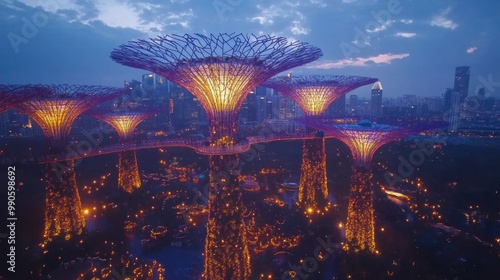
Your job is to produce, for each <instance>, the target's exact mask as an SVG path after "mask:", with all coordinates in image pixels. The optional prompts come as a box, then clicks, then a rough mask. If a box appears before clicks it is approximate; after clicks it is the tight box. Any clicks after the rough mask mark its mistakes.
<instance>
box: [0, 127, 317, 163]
mask: <svg viewBox="0 0 500 280" xmlns="http://www.w3.org/2000/svg"><path fill="white" fill-rule="evenodd" d="M314 137H315V136H314V135H311V134H306V133H299V134H294V135H274V134H271V135H260V136H249V137H247V138H246V140H244V141H242V142H240V143H238V144H236V145H233V146H227V147H219V146H216V147H214V146H207V140H194V139H185V138H182V139H164V140H145V141H144V140H142V141H137V142H127V143H117V144H113V145H109V146H97V147H92V148H88V149H85V150H83V151H76V150H74V151H72V152H67V153H62V154H59V155H50V154H48V155H42V156H38V157H31V158H20V159H5V158H4V159H2V160H3V163H4V164H7V163H11V162H14V161H16V160H20V161H24V162H38V163H53V162H59V161H68V160H75V159H81V158H87V157H93V156H98V155H105V154H111V153H117V152H123V151H128V150H139V149H149V148H166V147H187V148H191V149H193V150H195V151H196V152H197V153H199V154H202V155H230V154H240V153H244V152H247V151H248V150H250V147H251V145H253V144H258V143H265V142H274V141H285V140H303V139H308V138H314Z"/></svg>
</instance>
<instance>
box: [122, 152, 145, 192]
mask: <svg viewBox="0 0 500 280" xmlns="http://www.w3.org/2000/svg"><path fill="white" fill-rule="evenodd" d="M118 187H119V188H120V189H122V190H124V191H126V192H128V193H132V192H133V191H134V190H136V189H138V188H140V187H141V177H140V175H139V166H138V164H137V156H136V153H135V151H134V150H130V151H123V152H120V154H119V155H118Z"/></svg>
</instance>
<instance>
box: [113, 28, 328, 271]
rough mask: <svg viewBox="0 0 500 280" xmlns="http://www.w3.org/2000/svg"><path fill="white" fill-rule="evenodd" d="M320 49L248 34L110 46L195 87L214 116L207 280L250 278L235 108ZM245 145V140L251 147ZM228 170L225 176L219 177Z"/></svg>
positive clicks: (131, 61) (123, 58) (118, 56)
mask: <svg viewBox="0 0 500 280" xmlns="http://www.w3.org/2000/svg"><path fill="white" fill-rule="evenodd" d="M321 55H322V53H321V50H320V49H318V48H316V47H313V46H311V45H309V44H306V43H302V42H298V41H293V42H288V40H287V39H286V38H284V37H273V36H254V35H243V34H236V33H231V34H218V35H208V36H204V35H201V34H195V35H188V34H186V35H182V36H179V35H170V36H169V35H167V36H163V37H162V36H159V37H156V38H152V39H148V40H137V41H133V42H130V43H128V44H125V45H122V46H120V47H119V48H117V49H115V50H113V52H112V53H111V58H112V59H113V60H114V61H116V62H118V63H121V64H123V65H127V66H132V67H136V68H141V69H146V70H149V71H152V72H155V73H158V74H160V75H162V76H164V77H165V78H167V79H168V80H170V81H172V82H174V83H176V84H178V85H180V86H182V87H184V88H185V89H187V90H188V91H190V92H191V93H192V94H193V95H194V96H195V97H196V99H197V100H198V101H199V102H200V104H201V105H202V106H203V109H205V112H206V113H207V117H208V120H209V139H208V141H207V143H206V144H207V145H206V146H207V147H206V148H202V146H197V147H195V148H197V150H198V151H200V153H206V154H209V155H210V156H209V159H208V160H209V163H210V182H211V184H210V192H209V205H208V209H209V217H208V225H207V239H206V242H205V270H204V274H203V276H202V277H203V278H204V279H208V280H218V279H223V280H226V279H228V280H233V279H238V280H245V279H249V278H250V276H251V267H250V254H249V252H248V245H247V240H246V226H245V222H244V221H243V204H242V199H241V189H240V184H239V183H238V174H237V172H235V170H230V169H231V166H234V165H236V166H237V163H238V161H239V156H238V155H237V153H235V152H237V151H236V150H237V149H235V150H234V151H232V152H231V153H226V152H225V151H226V150H233V147H236V148H238V147H239V143H238V141H237V139H238V138H237V131H236V130H237V127H238V113H239V110H240V107H241V105H242V104H243V101H244V100H245V98H246V97H247V95H248V94H249V93H250V91H251V90H253V89H254V88H255V87H257V86H258V85H259V84H261V83H263V82H264V81H266V80H267V79H269V78H270V77H272V76H274V75H276V74H277V73H280V72H282V71H286V70H288V69H290V68H293V67H296V66H300V65H303V64H306V63H308V62H312V61H314V60H316V59H318V58H319V57H320V56H321ZM247 149H248V144H244V145H243V146H241V150H247ZM220 174H224V176H220Z"/></svg>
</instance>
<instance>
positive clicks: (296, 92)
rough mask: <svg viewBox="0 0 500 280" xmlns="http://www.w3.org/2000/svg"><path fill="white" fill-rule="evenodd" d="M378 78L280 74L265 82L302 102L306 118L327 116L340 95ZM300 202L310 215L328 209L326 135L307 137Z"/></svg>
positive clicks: (303, 150) (299, 102)
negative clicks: (327, 112)
mask: <svg viewBox="0 0 500 280" xmlns="http://www.w3.org/2000/svg"><path fill="white" fill-rule="evenodd" d="M376 81H377V79H375V78H368V77H358V76H332V75H311V76H280V77H274V78H271V79H269V80H268V81H266V82H265V83H264V84H263V85H264V86H266V87H270V88H273V89H275V90H277V91H279V92H281V93H283V94H285V95H287V96H289V97H290V98H292V99H293V100H294V101H295V102H297V104H299V106H300V108H301V109H302V111H303V112H304V115H305V116H306V118H316V117H320V116H322V115H324V113H325V110H326V109H327V108H328V106H329V105H330V104H331V103H332V102H333V101H335V100H336V99H337V98H338V97H340V96H342V95H345V94H347V93H348V92H350V91H352V90H354V89H356V88H358V87H361V86H364V85H367V84H372V83H374V82H376ZM309 132H311V131H309ZM297 203H298V204H299V205H300V206H301V207H302V208H303V209H304V210H305V214H306V215H308V216H310V215H313V214H320V213H323V211H326V210H327V209H328V205H329V202H328V183H327V177H326V152H325V139H324V138H323V137H315V138H313V139H306V140H304V144H303V149H302V165H301V175H300V184H299V194H298V200H297Z"/></svg>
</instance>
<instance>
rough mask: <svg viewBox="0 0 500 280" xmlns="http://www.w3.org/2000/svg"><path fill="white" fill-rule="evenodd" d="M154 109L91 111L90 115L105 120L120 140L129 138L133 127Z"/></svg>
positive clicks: (131, 135)
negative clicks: (109, 111) (139, 110)
mask: <svg viewBox="0 0 500 280" xmlns="http://www.w3.org/2000/svg"><path fill="white" fill-rule="evenodd" d="M156 113H157V112H156V111H148V112H134V111H126V112H112V113H99V112H91V113H90V115H92V116H94V117H96V118H98V119H100V120H102V121H105V122H107V123H108V124H110V125H111V126H112V127H113V128H114V129H115V130H116V132H117V133H118V136H119V137H120V141H127V140H130V139H131V138H132V137H133V135H134V130H135V128H136V127H137V126H138V125H139V124H140V123H141V122H142V121H143V120H145V119H147V118H149V117H151V116H152V115H154V114H156Z"/></svg>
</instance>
